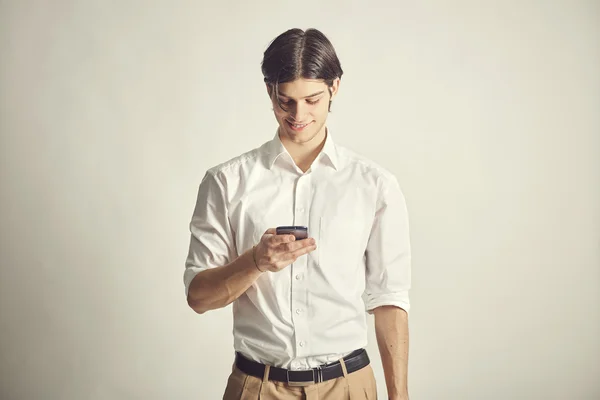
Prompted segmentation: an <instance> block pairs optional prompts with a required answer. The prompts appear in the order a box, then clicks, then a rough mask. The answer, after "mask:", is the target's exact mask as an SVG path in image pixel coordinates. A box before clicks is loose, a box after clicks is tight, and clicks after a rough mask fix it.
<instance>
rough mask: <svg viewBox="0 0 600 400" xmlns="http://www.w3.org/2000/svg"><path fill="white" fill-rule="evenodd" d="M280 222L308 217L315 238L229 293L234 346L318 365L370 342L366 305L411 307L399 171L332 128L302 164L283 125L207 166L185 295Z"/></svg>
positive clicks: (266, 359) (272, 359) (294, 364)
mask: <svg viewBox="0 0 600 400" xmlns="http://www.w3.org/2000/svg"><path fill="white" fill-rule="evenodd" d="M280 225H304V226H307V227H308V234H309V237H313V238H314V239H315V240H316V244H317V249H316V250H315V251H313V252H311V253H309V254H306V255H302V256H300V257H299V258H298V259H297V260H296V261H295V262H294V263H293V264H291V265H289V266H288V267H286V268H284V269H283V270H282V271H280V272H266V273H264V274H262V275H261V276H260V277H259V278H258V280H256V281H255V282H254V283H253V284H252V286H250V288H249V289H248V290H247V291H246V292H245V293H244V294H242V295H241V296H240V297H239V298H238V299H237V300H236V301H235V302H234V303H233V319H234V328H233V335H234V348H235V350H236V351H239V352H240V353H242V354H244V355H245V356H246V357H248V358H250V359H252V360H255V361H258V362H261V363H264V364H270V365H274V366H277V367H281V368H289V369H293V370H297V369H308V368H314V367H317V366H319V365H321V364H324V363H328V362H332V361H335V360H338V359H339V358H340V357H343V356H344V355H346V354H348V353H350V352H352V351H353V350H356V349H358V348H362V347H365V346H366V345H367V321H366V313H365V311H367V312H372V310H373V309H374V308H376V307H379V306H383V305H393V306H397V307H400V308H403V309H404V310H406V311H407V312H408V310H409V297H408V291H409V288H410V282H411V252H410V241H409V229H408V215H407V210H406V204H405V199H404V196H403V194H402V192H401V189H400V187H399V185H398V181H397V179H396V178H395V176H394V175H393V174H392V173H391V172H389V171H387V170H386V169H384V168H383V167H381V166H379V165H377V164H375V163H374V162H373V161H370V160H368V159H367V158H365V157H362V156H360V155H358V154H356V153H354V152H352V151H351V150H349V149H347V148H344V147H342V146H340V145H337V144H334V142H333V138H332V136H331V132H330V131H329V130H328V132H327V135H326V139H325V145H324V147H323V149H322V151H321V152H320V153H319V155H318V156H317V158H316V159H315V161H314V162H313V164H312V166H311V167H310V169H309V170H307V171H306V172H305V173H303V172H302V170H301V169H300V168H298V166H297V165H296V164H295V163H294V161H293V159H292V157H291V156H290V154H289V153H288V151H287V150H286V148H285V147H284V146H283V144H282V143H281V140H280V138H279V136H278V134H275V137H274V138H273V139H272V140H270V141H268V142H266V143H264V144H263V145H262V146H261V147H259V148H256V149H254V150H251V151H249V152H247V153H244V154H242V155H240V156H238V157H236V158H233V159H231V160H229V161H227V162H224V163H222V164H220V165H217V166H215V167H212V168H210V169H209V170H208V171H207V172H206V174H205V176H204V178H203V179H202V182H201V183H200V188H199V191H198V198H197V203H196V207H195V210H194V213H193V217H192V220H191V223H190V231H191V241H190V248H189V254H188V257H187V260H186V264H185V272H184V284H185V293H186V295H187V292H188V289H189V285H190V282H191V281H192V279H193V278H194V276H196V274H198V273H199V272H200V271H203V270H205V269H208V268H214V267H218V266H223V265H226V264H228V263H230V262H232V261H233V260H234V259H236V258H237V257H238V256H240V255H241V254H243V253H244V252H246V251H247V250H248V249H251V248H252V246H254V245H255V244H257V243H258V242H259V241H260V239H261V236H262V235H263V234H264V232H265V231H266V230H267V229H268V228H275V227H277V226H280Z"/></svg>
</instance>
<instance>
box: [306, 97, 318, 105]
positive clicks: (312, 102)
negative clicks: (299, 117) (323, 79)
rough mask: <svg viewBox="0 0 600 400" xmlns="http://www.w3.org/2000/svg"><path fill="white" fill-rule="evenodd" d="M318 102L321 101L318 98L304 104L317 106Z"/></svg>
mask: <svg viewBox="0 0 600 400" xmlns="http://www.w3.org/2000/svg"><path fill="white" fill-rule="evenodd" d="M319 100H321V99H320V98H319V99H313V100H306V102H307V103H308V104H317V103H318V102H319Z"/></svg>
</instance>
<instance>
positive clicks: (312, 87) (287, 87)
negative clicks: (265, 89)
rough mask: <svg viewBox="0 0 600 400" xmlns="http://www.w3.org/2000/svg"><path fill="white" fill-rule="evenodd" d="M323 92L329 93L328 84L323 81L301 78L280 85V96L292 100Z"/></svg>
mask: <svg viewBox="0 0 600 400" xmlns="http://www.w3.org/2000/svg"><path fill="white" fill-rule="evenodd" d="M322 91H327V84H326V83H325V81H324V80H322V79H304V78H299V79H296V80H295V81H291V82H285V83H280V84H279V95H280V96H284V97H289V98H291V99H302V98H304V97H307V96H310V95H314V94H315V93H319V92H322Z"/></svg>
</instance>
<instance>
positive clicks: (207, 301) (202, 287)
mask: <svg viewBox="0 0 600 400" xmlns="http://www.w3.org/2000/svg"><path fill="white" fill-rule="evenodd" d="M260 275H261V272H260V271H259V270H258V269H257V268H256V266H255V264H254V259H253V257H252V249H250V250H248V251H247V252H245V253H244V254H242V255H240V256H239V257H238V258H236V259H235V260H234V261H232V262H231V263H229V264H227V265H224V266H222V267H217V268H211V269H208V270H205V271H202V272H200V273H198V274H197V275H196V276H195V277H194V279H193V280H192V282H191V283H190V287H189V290H188V298H187V301H188V304H189V306H190V307H191V308H192V309H193V310H194V311H196V312H197V313H199V314H202V313H205V312H206V311H210V310H215V309H218V308H222V307H225V306H227V305H228V304H230V303H232V302H233V301H234V300H236V299H237V298H238V297H240V296H241V295H242V294H243V293H245V292H246V290H248V288H249V287H250V286H251V285H252V284H253V283H254V282H255V281H256V279H258V277H259V276H260Z"/></svg>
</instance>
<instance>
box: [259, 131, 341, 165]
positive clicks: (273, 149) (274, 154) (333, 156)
mask: <svg viewBox="0 0 600 400" xmlns="http://www.w3.org/2000/svg"><path fill="white" fill-rule="evenodd" d="M326 129H327V130H326V136H325V145H324V146H323V148H322V149H321V153H319V155H318V156H317V158H316V159H315V161H317V160H318V159H319V158H320V157H326V158H328V159H329V161H330V162H331V165H332V167H333V168H334V169H335V170H336V171H337V170H338V169H339V167H340V163H339V158H338V153H337V149H336V146H335V142H334V141H333V137H332V136H331V130H330V129H329V128H326ZM283 154H287V155H288V157H289V159H290V160H293V159H292V156H291V155H290V153H289V152H288V151H287V149H286V148H285V146H284V145H283V143H281V139H280V138H279V130H277V131H276V132H275V136H274V137H273V139H272V140H271V141H270V142H269V143H268V145H267V153H266V161H267V167H268V168H269V169H272V168H273V165H274V164H275V161H277V159H278V158H279V157H280V156H281V155H283ZM292 162H293V161H292Z"/></svg>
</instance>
